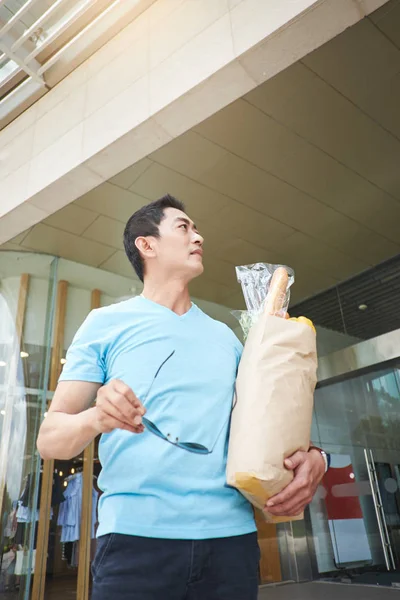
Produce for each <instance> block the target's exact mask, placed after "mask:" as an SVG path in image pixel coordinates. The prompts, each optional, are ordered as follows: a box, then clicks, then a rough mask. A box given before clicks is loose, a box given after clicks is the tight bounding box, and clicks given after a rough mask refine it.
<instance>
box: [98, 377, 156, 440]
mask: <svg viewBox="0 0 400 600" xmlns="http://www.w3.org/2000/svg"><path fill="white" fill-rule="evenodd" d="M95 408H96V414H95V421H96V428H97V429H98V432H99V433H110V432H111V431H113V430H114V429H124V430H125V431H130V432H131V433H142V432H143V431H144V426H143V423H142V417H143V415H144V414H145V412H146V409H145V408H144V406H143V404H142V403H141V402H140V400H139V398H138V397H137V396H136V394H135V393H134V392H133V391H132V390H131V388H130V387H129V386H127V385H126V384H125V383H124V382H123V381H120V380H119V379H113V380H112V381H110V382H109V383H107V384H106V385H103V386H102V387H101V388H100V389H99V391H98V392H97V398H96V405H95Z"/></svg>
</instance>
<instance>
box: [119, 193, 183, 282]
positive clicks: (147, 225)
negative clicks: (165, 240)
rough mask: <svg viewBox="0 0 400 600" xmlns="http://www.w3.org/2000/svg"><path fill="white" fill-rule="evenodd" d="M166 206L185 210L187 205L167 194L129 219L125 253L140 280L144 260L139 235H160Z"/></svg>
mask: <svg viewBox="0 0 400 600" xmlns="http://www.w3.org/2000/svg"><path fill="white" fill-rule="evenodd" d="M166 208H176V209H177V210H181V211H182V212H185V205H184V204H183V202H181V201H180V200H177V198H174V196H171V195H170V194H166V195H165V196H163V197H162V198H159V199H158V200H155V201H154V202H150V204H146V206H142V208H139V210H137V211H136V212H135V213H134V214H133V215H132V216H131V217H130V218H129V220H128V222H127V224H126V226H125V230H124V248H125V253H126V255H127V257H128V259H129V262H130V263H131V265H132V267H133V268H134V269H135V272H136V275H137V276H138V277H139V279H140V281H143V280H144V261H143V258H142V256H141V255H140V252H139V250H138V249H137V248H136V244H135V242H136V239H137V238H138V237H147V236H152V237H156V238H158V237H160V232H159V225H160V223H161V221H162V220H163V218H164V211H165V209H166Z"/></svg>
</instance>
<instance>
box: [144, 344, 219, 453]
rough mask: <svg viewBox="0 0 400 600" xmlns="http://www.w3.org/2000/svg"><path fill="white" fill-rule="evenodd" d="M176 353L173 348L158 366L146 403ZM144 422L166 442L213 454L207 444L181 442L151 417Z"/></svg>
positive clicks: (183, 448)
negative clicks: (162, 372) (151, 419)
mask: <svg viewBox="0 0 400 600" xmlns="http://www.w3.org/2000/svg"><path fill="white" fill-rule="evenodd" d="M174 354H175V350H173V351H172V352H171V354H170V355H169V356H168V357H167V358H166V359H165V360H164V361H163V362H162V363H161V365H160V366H159V367H158V369H157V371H156V374H155V375H154V377H153V380H152V382H151V384H150V387H149V389H148V390H147V394H146V396H145V399H144V403H145V402H146V401H147V399H148V397H149V395H150V392H151V389H152V387H153V385H154V382H155V381H156V379H157V377H158V375H159V374H160V371H161V369H162V368H163V367H164V365H165V364H166V363H167V362H168V361H169V360H170V359H171V358H172V357H173V356H174ZM142 423H143V425H144V426H145V427H146V429H147V430H148V431H150V433H152V434H153V435H156V436H157V437H159V438H161V439H162V440H164V441H165V442H168V443H169V444H172V445H173V446H176V447H177V448H181V449H182V450H186V451H187V452H193V453H194V454H211V452H212V450H209V449H208V448H206V446H203V445H202V444H198V443H196V442H181V441H180V440H179V438H177V437H176V438H173V437H172V436H171V434H170V433H167V434H165V433H163V432H162V431H161V430H160V429H159V428H158V427H157V425H156V424H155V423H153V421H150V419H148V418H147V417H142Z"/></svg>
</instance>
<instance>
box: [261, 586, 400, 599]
mask: <svg viewBox="0 0 400 600" xmlns="http://www.w3.org/2000/svg"><path fill="white" fill-rule="evenodd" d="M356 598H360V599H361V600H400V590H396V589H390V588H383V587H381V586H374V587H373V586H364V585H363V586H359V585H345V584H341V583H294V584H287V585H278V586H266V587H264V588H261V589H260V595H259V600H356Z"/></svg>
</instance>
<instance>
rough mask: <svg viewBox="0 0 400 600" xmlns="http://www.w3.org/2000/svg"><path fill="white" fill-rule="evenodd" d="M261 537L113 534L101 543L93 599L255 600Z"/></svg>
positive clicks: (94, 573) (98, 544) (98, 547)
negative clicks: (170, 537) (175, 537)
mask: <svg viewBox="0 0 400 600" xmlns="http://www.w3.org/2000/svg"><path fill="white" fill-rule="evenodd" d="M259 559H260V551H259V548H258V543H257V534H256V533H252V534H249V535H241V536H237V537H230V538H221V539H212V540H201V541H189V540H161V539H152V538H143V537H136V536H130V535H120V534H116V533H113V534H110V535H105V536H103V537H101V538H99V539H98V541H97V552H96V557H95V560H94V562H93V567H92V574H93V592H92V600H257V589H258V562H259Z"/></svg>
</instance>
